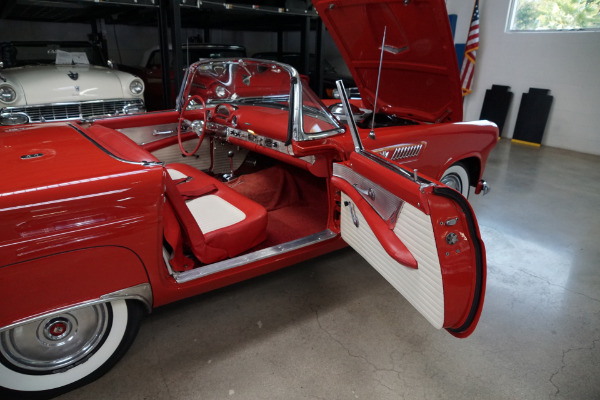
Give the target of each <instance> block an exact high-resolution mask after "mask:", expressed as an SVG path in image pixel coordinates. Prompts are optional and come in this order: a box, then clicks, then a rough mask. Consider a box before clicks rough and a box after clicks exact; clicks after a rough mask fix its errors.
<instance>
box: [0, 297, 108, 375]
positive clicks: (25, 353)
mask: <svg viewBox="0 0 600 400" xmlns="http://www.w3.org/2000/svg"><path fill="white" fill-rule="evenodd" d="M111 319H112V312H111V308H110V304H109V303H100V304H95V305H93V306H90V307H84V308H80V309H75V310H71V311H69V312H66V313H63V314H59V315H55V316H52V317H48V318H44V319H41V320H37V321H33V322H30V323H29V324H25V325H21V326H18V327H15V328H13V329H10V330H8V331H4V332H2V333H1V334H0V354H2V358H3V360H2V361H3V363H4V364H5V365H6V366H7V367H9V368H11V369H15V370H24V371H28V372H29V373H33V374H49V373H53V372H56V371H58V370H63V369H66V368H69V367H72V366H74V365H76V364H77V363H79V362H81V361H82V360H84V359H85V358H87V357H88V356H90V355H91V354H93V353H94V351H95V350H96V349H97V348H98V347H99V346H100V345H101V344H102V342H103V341H104V339H105V337H106V336H107V334H108V332H109V330H110V325H111Z"/></svg>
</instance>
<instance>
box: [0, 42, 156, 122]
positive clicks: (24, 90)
mask: <svg viewBox="0 0 600 400" xmlns="http://www.w3.org/2000/svg"><path fill="white" fill-rule="evenodd" d="M0 62H1V68H0V125H15V124H23V123H30V122H47V121H65V120H89V119H92V118H95V117H99V116H107V115H120V114H134V113H139V112H143V111H145V106H144V83H143V81H142V80H141V79H140V78H138V77H136V76H134V75H132V74H130V73H127V72H123V71H117V70H114V69H112V68H109V67H108V64H110V63H107V62H105V61H104V60H103V57H102V55H101V52H100V51H99V49H98V48H97V47H95V46H93V45H92V44H91V43H88V42H11V43H2V44H0Z"/></svg>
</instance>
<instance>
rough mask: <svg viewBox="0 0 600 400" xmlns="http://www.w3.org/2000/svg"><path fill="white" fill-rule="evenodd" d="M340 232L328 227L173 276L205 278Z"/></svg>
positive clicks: (185, 279) (179, 279)
mask: <svg viewBox="0 0 600 400" xmlns="http://www.w3.org/2000/svg"><path fill="white" fill-rule="evenodd" d="M337 236H338V234H337V233H335V232H333V231H331V230H329V229H327V230H324V231H322V232H319V233H315V234H313V235H309V236H306V237H303V238H300V239H296V240H292V241H291V242H287V243H283V244H280V245H277V246H272V247H268V248H266V249H262V250H258V251H255V252H254V253H251V254H247V255H243V256H238V257H235V258H231V259H229V260H223V261H219V262H216V263H213V264H209V265H205V266H203V267H198V268H195V269H192V270H189V271H185V272H180V273H175V274H174V275H173V277H174V278H175V281H176V282H177V283H186V282H189V281H193V280H195V279H200V278H204V277H206V276H209V275H213V274H216V273H218V272H223V271H227V270H229V269H232V268H236V267H239V266H242V265H246V264H250V263H253V262H256V261H259V260H264V259H265V258H269V257H274V256H277V255H280V254H285V253H289V252H291V251H294V250H298V249H301V248H303V247H307V246H310V245H312V244H315V243H318V242H322V241H325V240H330V239H333V238H335V237H337Z"/></svg>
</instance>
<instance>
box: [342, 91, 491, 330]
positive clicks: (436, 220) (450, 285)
mask: <svg viewBox="0 0 600 400" xmlns="http://www.w3.org/2000/svg"><path fill="white" fill-rule="evenodd" d="M340 93H343V89H341V88H340ZM342 100H343V104H344V106H345V107H347V109H349V104H348V100H347V98H346V96H345V95H342ZM347 115H348V111H347ZM349 120H350V122H349V125H350V131H351V133H352V136H353V139H354V144H355V152H353V153H352V154H351V156H350V157H349V160H347V161H345V162H341V163H335V164H334V166H333V177H332V184H333V186H334V188H335V189H336V190H337V191H339V192H340V196H341V234H342V238H343V239H344V240H345V241H346V242H347V243H348V244H349V245H350V246H351V247H353V248H354V249H355V250H356V251H357V252H358V253H359V254H360V255H361V256H362V257H363V258H364V259H365V260H366V261H367V262H368V263H369V264H371V265H372V266H373V267H374V268H375V269H376V270H377V271H378V272H379V273H380V274H381V275H382V276H383V277H384V278H385V279H386V280H387V281H388V282H390V283H391V284H392V286H394V288H396V290H398V291H399V292H400V293H401V294H402V295H403V296H404V297H405V298H406V299H407V300H408V301H409V302H410V303H411V304H412V305H413V306H414V307H415V308H416V309H417V310H418V311H419V312H420V313H421V314H422V315H423V316H424V317H425V318H426V319H427V320H428V321H429V322H430V323H431V324H432V325H433V326H435V327H436V328H438V329H440V328H445V329H446V330H447V331H448V332H450V333H451V334H452V335H454V336H456V337H467V336H469V335H470V334H471V333H472V332H473V330H474V329H475V327H476V325H477V322H478V320H479V316H480V314H481V308H482V306H483V298H484V295H485V279H486V263H485V248H484V245H483V242H482V241H481V238H480V235H479V227H478V225H477V220H476V219H475V215H474V213H473V210H472V209H471V206H470V204H469V203H468V201H467V200H466V199H465V198H464V197H463V196H462V195H461V194H460V193H458V192H457V191H455V190H453V189H451V188H448V187H446V186H444V185H443V184H441V183H438V182H435V181H432V180H429V179H427V178H424V177H422V176H417V174H416V173H415V172H413V171H408V170H406V169H404V168H403V167H401V166H400V165H399V164H396V163H395V162H393V161H390V160H388V159H385V158H382V157H380V156H379V155H377V154H375V153H372V152H369V151H367V150H364V149H363V147H362V143H361V141H360V137H359V136H358V132H357V130H356V126H355V125H354V121H353V119H352V118H349Z"/></svg>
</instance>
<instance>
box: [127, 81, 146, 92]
mask: <svg viewBox="0 0 600 400" xmlns="http://www.w3.org/2000/svg"><path fill="white" fill-rule="evenodd" d="M129 91H130V92H131V93H132V94H133V95H135V96H140V95H141V94H143V93H144V82H142V80H141V79H134V80H132V81H131V83H130V84H129Z"/></svg>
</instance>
